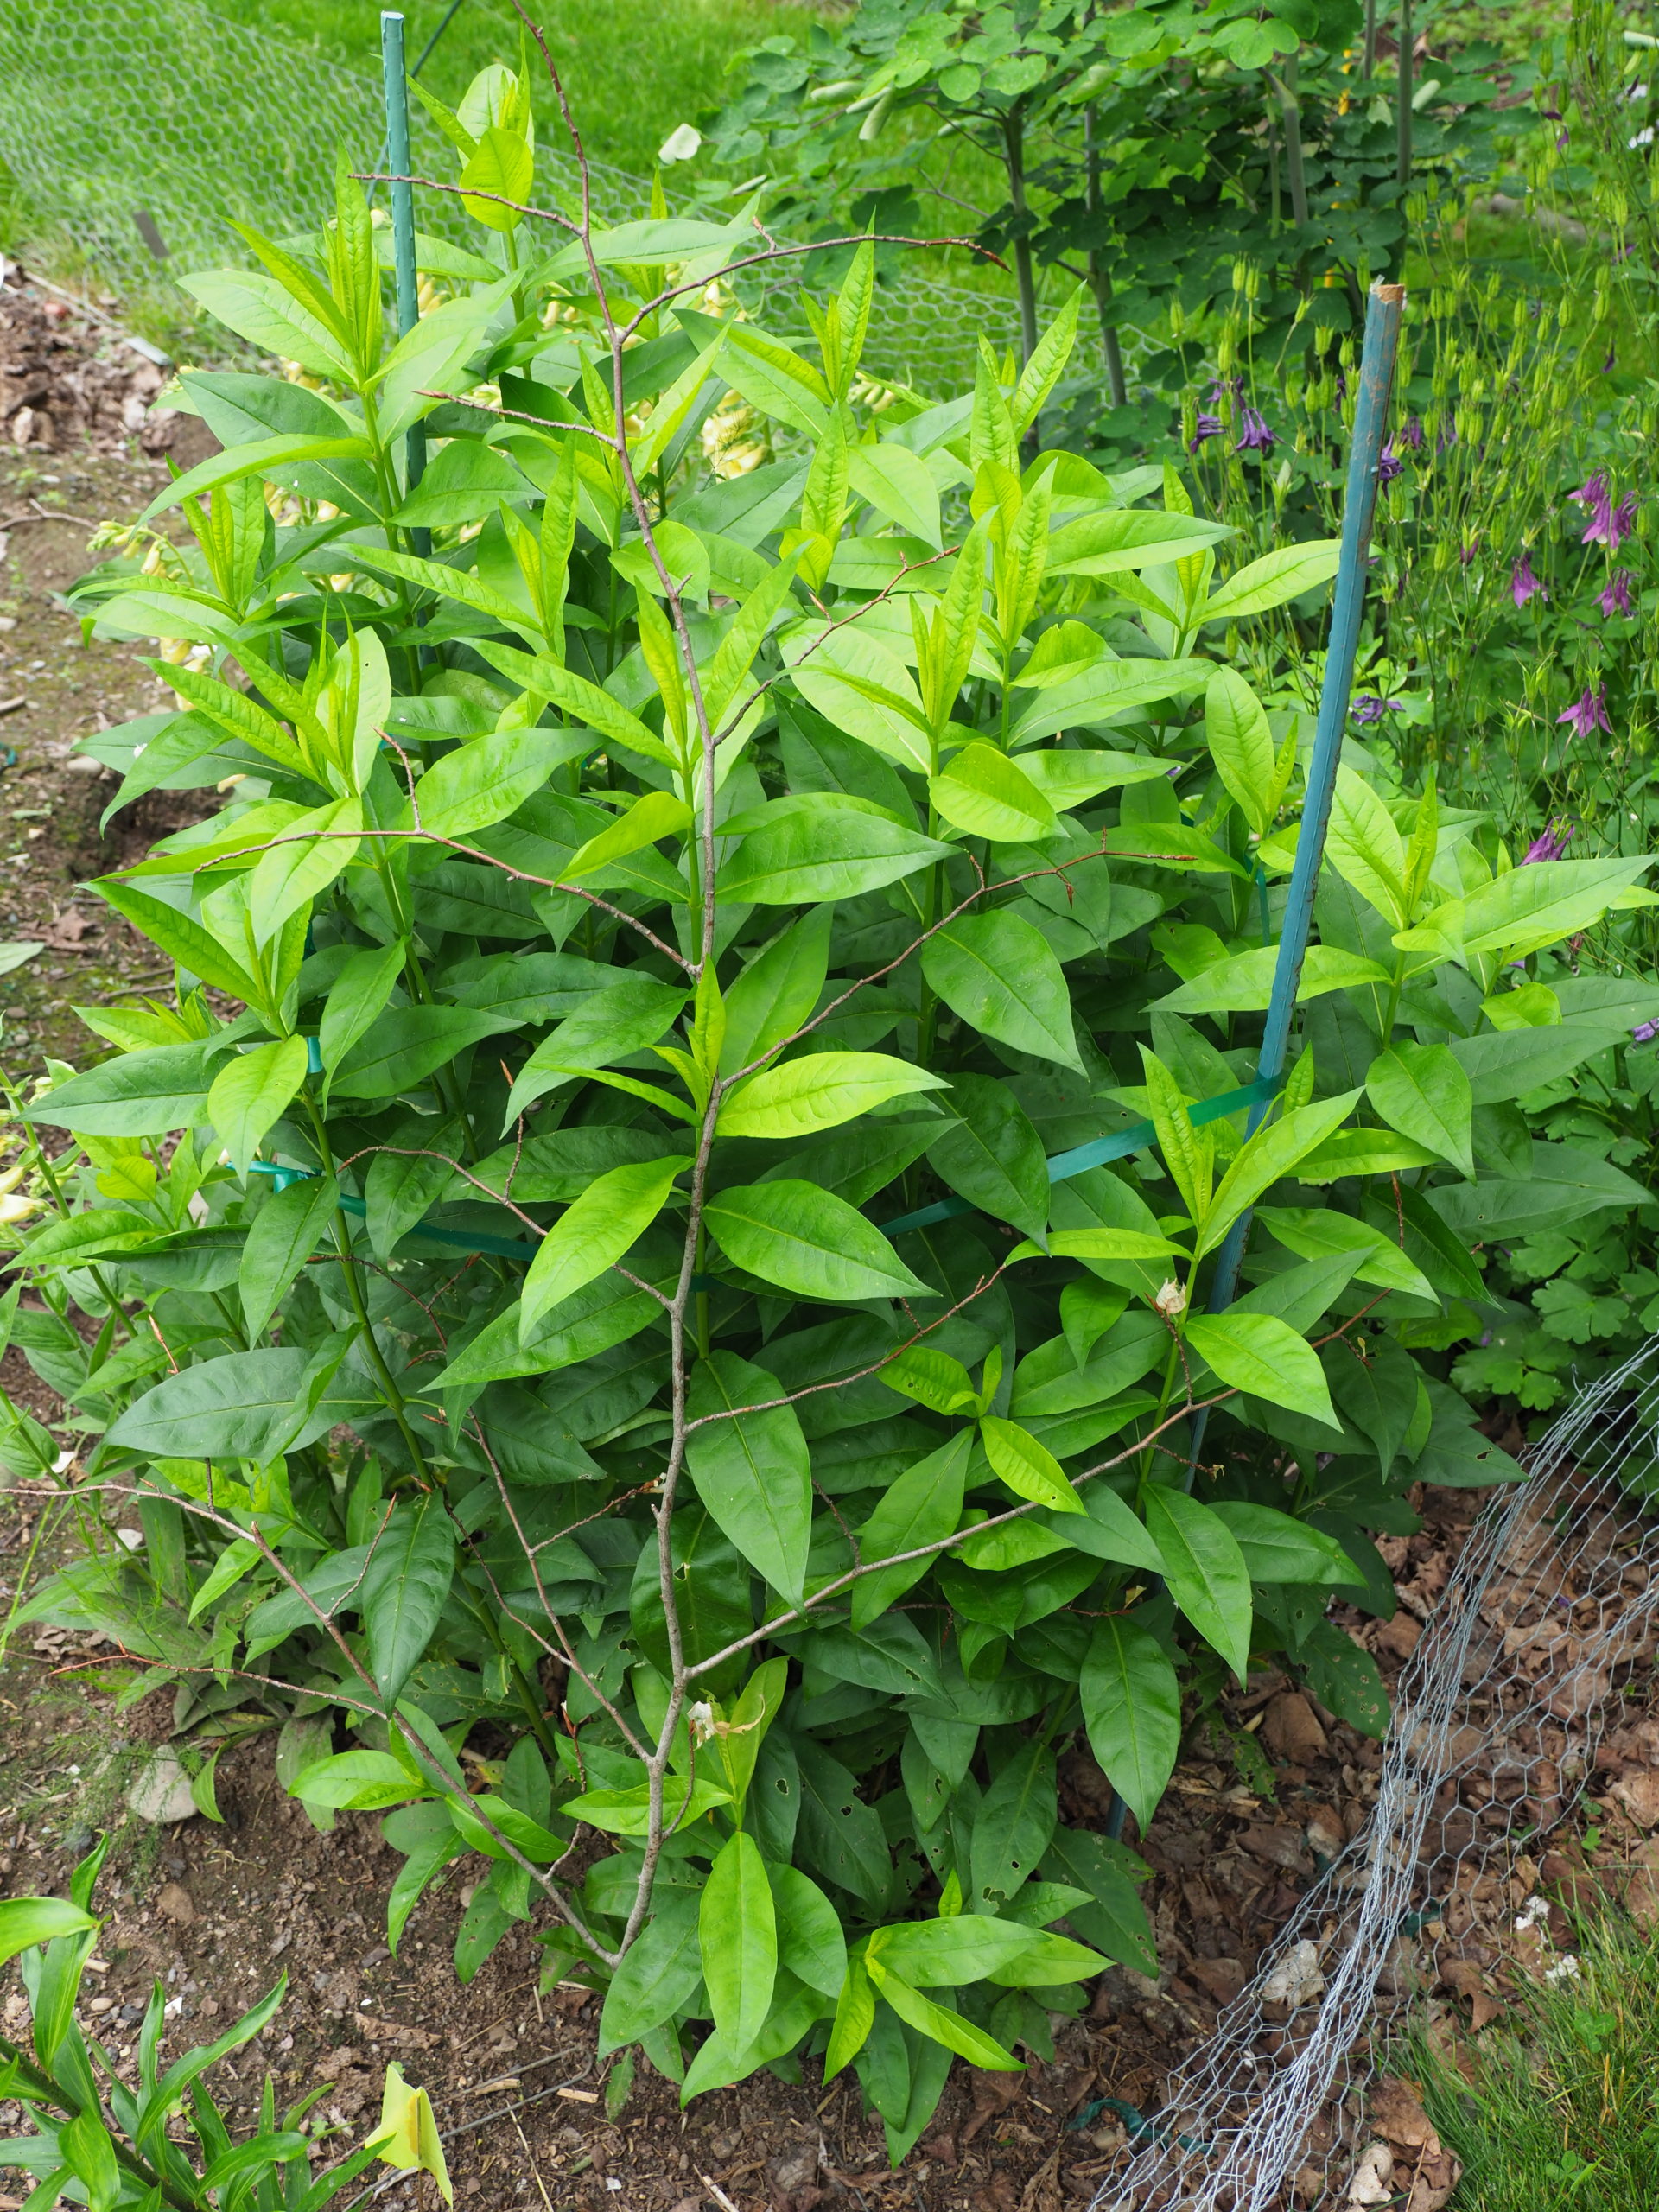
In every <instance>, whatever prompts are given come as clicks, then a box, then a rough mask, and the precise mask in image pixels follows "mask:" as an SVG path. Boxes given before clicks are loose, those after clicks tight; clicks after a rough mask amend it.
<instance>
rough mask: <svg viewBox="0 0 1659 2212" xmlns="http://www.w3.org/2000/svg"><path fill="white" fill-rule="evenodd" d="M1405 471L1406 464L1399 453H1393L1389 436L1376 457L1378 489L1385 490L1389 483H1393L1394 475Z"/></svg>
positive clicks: (1399, 474)
mask: <svg viewBox="0 0 1659 2212" xmlns="http://www.w3.org/2000/svg"><path fill="white" fill-rule="evenodd" d="M1405 473H1406V464H1405V462H1404V461H1402V460H1401V458H1400V456H1399V454H1397V453H1395V449H1394V440H1393V439H1392V438H1390V439H1389V442H1388V443H1387V445H1385V446H1384V447H1383V450H1382V452H1381V453H1380V454H1378V455H1377V457H1376V482H1377V488H1378V489H1379V491H1384V492H1386V491H1387V490H1388V488H1389V485H1390V484H1392V483H1393V481H1394V480H1395V477H1396V476H1403V475H1404V474H1405Z"/></svg>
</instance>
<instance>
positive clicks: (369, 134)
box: [0, 0, 1019, 391]
mask: <svg viewBox="0 0 1659 2212" xmlns="http://www.w3.org/2000/svg"><path fill="white" fill-rule="evenodd" d="M542 105H543V106H544V105H545V103H542ZM411 108H412V111H411V115H410V129H411V134H412V139H413V160H414V166H415V171H416V175H425V176H431V177H435V178H441V179H444V180H448V179H450V178H452V177H453V175H454V155H453V152H452V151H451V149H449V148H448V147H447V146H446V145H445V144H444V143H443V141H442V138H441V137H439V134H438V133H437V131H436V130H435V129H434V127H433V126H432V125H431V124H430V123H429V121H428V119H427V118H426V115H425V112H424V111H423V110H422V109H421V108H420V107H419V105H417V104H413V103H412V104H411ZM384 134H385V118H384V112H383V109H382V105H381V93H380V86H379V84H378V80H377V79H374V78H372V77H370V76H368V75H359V73H356V72H355V71H353V70H350V69H346V68H342V67H340V66H339V65H338V64H336V63H334V62H332V61H330V60H327V58H326V57H324V56H323V55H321V54H315V53H313V52H310V51H308V50H306V49H304V48H298V47H296V46H292V45H289V44H288V43H286V42H285V41H282V40H280V39H276V38H272V37H270V36H269V35H266V34H264V33H263V32H260V31H257V30H253V29H249V28H248V27H246V26H245V25H243V24H240V23H235V22H228V21H227V20H226V18H224V17H223V16H218V15H215V14H214V13H213V11H212V10H209V9H207V8H204V7H200V6H199V5H197V4H196V0H73V4H71V0H5V4H4V5H0V164H3V169H0V209H3V213H4V225H5V232H6V234H7V235H8V236H9V237H10V240H11V244H12V250H13V251H21V250H22V249H24V248H27V249H29V250H30V251H33V253H35V254H36V255H38V256H40V257H41V258H42V259H43V260H44V261H45V263H46V264H47V266H48V267H53V266H54V265H55V266H56V267H57V268H59V269H60V270H64V271H66V272H70V273H73V274H76V275H81V274H91V275H92V277H94V279H95V281H97V282H98V283H100V284H102V285H104V286H105V287H107V289H109V290H111V292H114V293H118V294H119V295H120V296H122V297H123V298H124V300H125V301H127V302H129V303H130V304H132V305H137V306H141V307H142V306H149V308H151V309H152V310H153V311H155V312H157V313H159V314H160V315H162V317H164V318H165V319H166V321H168V323H169V324H170V325H171V326H172V327H175V328H180V327H186V326H187V325H188V319H189V318H190V317H191V316H192V315H194V303H193V302H191V301H190V300H189V298H188V296H187V295H186V294H184V293H183V292H181V290H179V289H178V288H177V286H176V284H175V282H174V279H175V276H176V275H178V274H180V273H182V272H185V271H188V270H195V269H201V268H207V267H213V266H219V265H222V264H225V263H226V262H227V261H234V260H247V259H250V258H251V257H250V256H248V255H247V254H246V252H245V250H244V249H243V247H242V245H241V244H240V241H239V240H238V238H237V237H236V236H235V234H234V232H232V230H231V228H230V225H231V224H232V222H233V221H242V222H245V223H249V224H251V225H252V226H255V227H256V228H257V229H259V230H262V231H264V232H266V233H267V234H268V235H272V236H277V237H282V236H284V235H289V234H291V233H293V232H302V231H305V230H307V229H308V228H309V227H311V226H315V222H316V220H317V218H318V213H319V211H320V209H321V207H322V206H323V205H324V204H325V202H326V200H327V194H328V191H329V180H330V179H331V177H332V175H333V172H334V155H335V150H336V149H337V148H341V147H343V148H344V149H345V151H346V156H347V158H348V160H349V161H350V162H352V165H353V168H357V169H359V170H370V169H372V168H378V167H379V166H380V159H379V156H380V151H381V148H382V145H383V143H384ZM555 137H556V132H555V131H554V130H553V129H552V128H550V127H547V126H546V125H545V124H544V127H543V130H542V132H541V134H540V142H541V143H540V147H539V149H538V174H539V178H540V183H539V187H538V188H539V190H541V191H542V192H543V193H546V194H556V193H557V191H558V190H559V188H561V187H563V188H564V189H565V190H566V191H567V192H574V191H575V188H576V183H577V178H576V170H575V162H574V161H573V160H572V159H571V158H570V157H569V156H567V155H562V154H561V153H560V152H559V150H558V149H557V148H556V145H555V144H554V143H552V142H553V141H554V139H555ZM590 170H591V175H592V182H593V192H594V206H595V208H596V211H597V213H598V215H599V217H600V219H601V221H602V222H605V223H615V222H620V221H624V220H626V219H629V218H631V217H634V216H639V215H642V214H644V213H646V212H647V211H648V208H649V205H650V198H651V184H650V181H649V179H646V178H644V177H639V176H635V175H631V174H630V173H629V172H628V171H626V170H624V169H619V168H611V167H609V166H608V165H607V164H606V163H604V162H594V163H591V164H590ZM7 203H9V205H8V204H7ZM417 220H418V222H419V224H420V226H421V227H422V228H423V229H425V230H429V231H431V232H434V233H435V234H436V235H438V236H440V237H448V238H454V239H456V240H457V241H459V240H461V239H465V238H471V237H473V236H474V233H473V231H472V226H471V225H470V224H469V223H468V221H467V217H466V215H465V214H464V213H462V211H461V207H460V204H459V202H458V201H457V200H454V198H453V197H452V196H450V195H448V194H440V193H427V194H423V195H420V196H419V206H418V213H417ZM798 302H799V287H798V280H796V279H791V280H789V281H787V282H779V283H775V284H774V285H773V287H772V289H770V290H769V291H768V292H767V293H766V296H765V297H764V300H763V302H761V304H762V306H763V308H764V312H765V315H766V321H767V324H768V327H771V328H772V329H774V330H776V331H777V332H778V334H779V335H780V336H782V337H786V338H790V339H792V340H803V341H809V340H810V328H809V326H808V324H807V321H806V318H805V316H804V315H803V314H802V312H801V310H800V307H799V304H798ZM981 334H984V335H985V336H987V337H988V338H989V339H990V340H991V341H992V343H993V344H994V345H995V346H998V347H999V348H1001V347H1003V346H1015V345H1017V343H1018V339H1019V315H1018V310H1017V308H1016V306H1015V304H1014V300H1013V298H1012V296H1009V297H1008V298H1006V299H1004V298H1002V297H1000V296H998V295H997V294H995V293H988V292H981V291H970V290H967V289H959V288H957V287H954V286H952V285H950V284H947V283H938V282H936V281H933V280H931V279H930V278H928V277H925V276H922V275H919V274H917V273H915V272H906V273H903V274H901V275H900V276H899V277H898V278H896V279H894V280H893V282H891V283H885V284H884V285H883V286H882V287H880V289H879V290H878V294H877V298H876V302H875V305H874V312H873V315H872V318H871V327H870V334H869V340H868V346H867V349H866V359H867V363H868V366H869V367H870V368H871V369H872V370H874V372H875V373H876V374H877V375H879V376H882V377H885V378H892V379H895V380H897V381H900V382H903V383H906V384H909V385H913V386H915V387H916V388H917V389H918V390H923V391H944V390H957V389H959V388H960V387H961V386H962V385H963V384H965V383H967V384H970V383H971V382H972V380H973V374H974V362H975V359H976V353H977V351H978V346H979V340H980V336H981ZM192 337H193V339H197V342H198V343H199V345H200V347H201V348H202V349H203V350H207V349H209V348H211V346H213V344H214V342H215V340H214V337H213V330H212V327H211V326H207V325H206V324H204V325H202V326H201V327H200V334H199V338H198V335H197V333H196V332H195V331H193V332H192ZM219 342H221V343H222V342H223V339H222V334H220V339H219Z"/></svg>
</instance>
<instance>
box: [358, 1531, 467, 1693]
mask: <svg viewBox="0 0 1659 2212" xmlns="http://www.w3.org/2000/svg"><path fill="white" fill-rule="evenodd" d="M454 1570H455V1531H454V1522H452V1521H451V1520H450V1518H449V1516H448V1512H447V1511H446V1510H445V1508H444V1504H443V1501H442V1498H441V1497H438V1496H437V1495H436V1494H435V1493H431V1494H429V1495H428V1496H427V1497H423V1498H422V1499H421V1501H420V1503H418V1504H413V1503H410V1500H408V1499H404V1500H403V1501H402V1502H401V1503H399V1504H398V1506H397V1510H396V1511H395V1512H394V1513H393V1514H392V1516H391V1522H390V1523H389V1524H388V1526H387V1528H386V1529H385V1533H384V1535H381V1536H380V1537H379V1539H378V1541H376V1542H375V1544H374V1545H373V1547H372V1550H371V1553H370V1556H369V1561H368V1564H367V1566H366V1567H365V1568H364V1570H363V1586H362V1588H361V1590H360V1591H359V1593H358V1599H357V1605H358V1610H359V1612H360V1613H361V1614H362V1616H363V1626H364V1629H365V1633H366V1634H367V1637H368V1643H369V1666H370V1669H371V1671H372V1674H373V1675H374V1679H375V1682H376V1685H377V1687H378V1689H379V1692H380V1694H381V1696H382V1697H383V1698H385V1700H386V1709H387V1711H388V1712H390V1711H391V1707H393V1706H394V1705H395V1704H396V1702H397V1700H398V1698H399V1697H401V1696H402V1694H403V1692H404V1685H405V1683H406V1682H407V1681H408V1680H409V1678H410V1675H412V1674H413V1673H414V1671H415V1669H416V1667H417V1666H418V1665H419V1664H420V1662H421V1661H422V1660H423V1658H424V1657H425V1656H426V1648H427V1646H428V1644H429V1643H430V1642H431V1641H432V1636H433V1632H434V1630H435V1629H436V1627H437V1624H438V1616H439V1614H440V1613H442V1611H443V1605H444V1600H445V1599H446V1598H448V1595H449V1585H450V1581H451V1580H452V1579H453V1577H454Z"/></svg>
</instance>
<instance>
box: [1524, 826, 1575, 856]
mask: <svg viewBox="0 0 1659 2212" xmlns="http://www.w3.org/2000/svg"><path fill="white" fill-rule="evenodd" d="M1572 836H1573V823H1571V822H1569V821H1567V818H1566V817H1565V816H1563V817H1562V818H1561V819H1560V821H1559V822H1552V823H1549V825H1548V828H1547V829H1543V830H1541V832H1540V833H1539V835H1538V836H1535V838H1534V839H1533V841H1532V842H1531V843H1530V844H1529V846H1528V847H1527V849H1526V851H1525V852H1524V853H1522V855H1521V859H1520V862H1519V865H1520V866H1521V867H1522V868H1528V867H1530V866H1531V865H1532V864H1533V863H1534V862H1535V861H1558V860H1560V857H1561V855H1562V854H1563V853H1564V852H1565V851H1566V850H1567V845H1568V842H1569V841H1570V840H1571V838H1572Z"/></svg>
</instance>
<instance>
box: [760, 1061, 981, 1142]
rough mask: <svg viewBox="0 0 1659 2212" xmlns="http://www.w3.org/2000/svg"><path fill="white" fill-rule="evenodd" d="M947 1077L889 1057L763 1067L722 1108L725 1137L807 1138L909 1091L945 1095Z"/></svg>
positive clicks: (948, 1086)
mask: <svg viewBox="0 0 1659 2212" xmlns="http://www.w3.org/2000/svg"><path fill="white" fill-rule="evenodd" d="M949 1088H950V1084H949V1083H948V1082H947V1081H946V1079H945V1077H944V1076H938V1075H930V1074H929V1073H928V1072H927V1071H926V1069H925V1068H918V1067H914V1066H912V1065H911V1063H910V1062H909V1061H907V1060H897V1059H894V1058H892V1057H891V1056H890V1055H889V1054H887V1053H886V1052H814V1053H810V1054H809V1055H808V1056H807V1057H806V1058H803V1059H796V1060H785V1061H783V1062H782V1063H781V1064H780V1065H778V1066H777V1067H772V1068H763V1069H762V1070H761V1071H760V1074H759V1075H753V1076H751V1077H749V1079H748V1080H747V1083H745V1084H741V1086H740V1087H739V1088H738V1089H737V1090H734V1091H733V1092H732V1093H731V1094H730V1095H729V1096H728V1099H727V1101H726V1103H724V1104H723V1105H722V1106H721V1109H720V1123H719V1134H720V1135H721V1136H723V1137H776V1138H785V1137H796V1138H798V1137H804V1136H810V1135H812V1134H813V1132H814V1131H815V1130H817V1129H833V1128H836V1127H837V1126H838V1125H839V1124H840V1123H841V1122H850V1121H852V1120H853V1119H854V1118H855V1116H857V1115H860V1114H868V1112H869V1110H870V1109H871V1108H872V1107H874V1106H880V1105H882V1104H884V1103H886V1101H887V1099H889V1098H899V1097H903V1096H905V1095H906V1093H907V1092H911V1091H918V1090H949Z"/></svg>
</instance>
